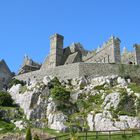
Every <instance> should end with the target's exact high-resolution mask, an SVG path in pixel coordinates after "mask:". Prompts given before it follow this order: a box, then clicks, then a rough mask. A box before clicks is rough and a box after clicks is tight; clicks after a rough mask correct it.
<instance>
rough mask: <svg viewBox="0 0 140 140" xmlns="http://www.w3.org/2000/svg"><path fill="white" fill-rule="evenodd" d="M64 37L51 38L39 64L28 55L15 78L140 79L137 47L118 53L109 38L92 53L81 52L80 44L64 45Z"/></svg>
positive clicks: (113, 39)
mask: <svg viewBox="0 0 140 140" xmlns="http://www.w3.org/2000/svg"><path fill="white" fill-rule="evenodd" d="M63 41H64V37H63V36H62V35H59V34H54V35H52V36H51V37H50V53H49V54H48V56H47V57H46V58H45V61H44V62H43V63H42V64H38V63H36V62H34V61H33V60H32V59H30V58H29V57H28V56H26V57H24V63H23V65H22V67H21V69H20V71H19V74H18V75H17V76H16V77H15V78H17V79H19V80H27V79H29V78H30V79H33V78H36V79H38V80H39V79H42V78H43V77H44V76H50V75H52V76H57V77H58V78H61V79H71V78H77V77H82V76H94V77H96V76H106V75H114V74H115V75H120V76H130V75H131V76H132V75H133V76H137V77H139V78H140V45H138V44H134V45H133V47H134V51H133V52H128V51H127V50H126V48H124V49H123V52H122V53H121V49H120V48H121V46H120V43H121V41H120V39H119V38H117V37H114V36H111V37H110V38H109V40H108V41H106V42H105V43H103V45H102V46H101V47H98V48H97V49H95V50H94V51H88V50H86V49H84V47H83V46H82V44H81V43H72V44H71V45H69V46H67V47H64V46H63V44H64V43H63Z"/></svg>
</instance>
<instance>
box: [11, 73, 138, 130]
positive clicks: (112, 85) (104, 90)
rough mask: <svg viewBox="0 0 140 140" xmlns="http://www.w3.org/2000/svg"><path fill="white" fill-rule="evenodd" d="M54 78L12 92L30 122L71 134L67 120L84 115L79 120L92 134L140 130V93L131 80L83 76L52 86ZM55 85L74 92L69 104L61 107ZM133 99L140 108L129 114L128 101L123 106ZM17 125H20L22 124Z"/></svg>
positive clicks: (15, 87) (14, 88)
mask: <svg viewBox="0 0 140 140" xmlns="http://www.w3.org/2000/svg"><path fill="white" fill-rule="evenodd" d="M52 79H53V77H48V76H46V77H44V78H43V80H42V81H36V80H34V81H31V84H30V85H29V86H28V85H25V86H24V87H23V86H21V85H19V84H18V85H14V86H13V87H12V88H11V89H10V90H9V92H10V94H11V95H12V98H13V99H14V100H15V102H16V103H18V104H19V105H20V107H21V108H23V110H24V113H25V114H26V116H27V119H30V120H31V121H32V123H33V125H34V126H36V127H49V128H51V129H55V130H59V131H67V130H68V126H67V125H66V124H67V121H68V120H70V119H71V118H74V117H71V116H75V115H76V114H80V118H79V119H80V120H81V121H82V123H83V121H86V123H87V124H88V128H89V130H91V131H92V130H124V129H136V128H140V119H139V118H138V111H139V109H140V106H138V104H137V102H138V101H140V95H139V94H140V93H138V92H135V91H134V88H131V86H129V85H131V80H130V79H124V78H123V77H119V76H117V75H112V76H105V77H103V76H102V77H96V78H91V77H90V78H86V77H81V78H78V79H69V80H59V82H58V81H53V82H52V83H51V81H52ZM55 80H56V79H55ZM55 82H56V83H55ZM50 83H51V84H50ZM54 83H55V84H56V85H57V86H58V85H59V86H62V87H64V88H65V89H67V90H68V91H70V99H69V100H67V101H65V104H64V105H63V106H60V104H61V101H60V102H59V103H58V102H56V101H55V100H54V99H53V97H52V95H51V88H53V87H54V86H55V85H52V84H54ZM126 95H127V96H126ZM129 97H130V98H133V99H132V100H134V104H131V105H129V107H131V106H133V108H134V109H136V113H135V115H134V114H132V113H133V112H132V113H130V112H128V108H127V110H126V108H125V107H126V105H125V102H124V103H122V101H125V100H127V99H128V98H129ZM125 98H126V99H125ZM126 103H127V101H126ZM132 103H133V102H132ZM64 109H65V111H64ZM71 110H72V111H71ZM130 110H132V108H131V109H130ZM134 112H135V110H134ZM83 114H84V115H86V119H83V118H82V117H83V116H82V115H83ZM84 117H85V116H84ZM76 118H77V117H76ZM82 123H81V124H82ZM75 124H77V123H76V121H75ZM83 124H84V123H83ZM16 125H17V127H18V125H19V126H20V122H17V123H16Z"/></svg>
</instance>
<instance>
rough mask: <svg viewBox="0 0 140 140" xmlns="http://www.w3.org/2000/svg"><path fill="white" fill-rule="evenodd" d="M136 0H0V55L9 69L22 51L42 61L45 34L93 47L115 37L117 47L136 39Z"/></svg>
mask: <svg viewBox="0 0 140 140" xmlns="http://www.w3.org/2000/svg"><path fill="white" fill-rule="evenodd" d="M139 7H140V0H0V59H4V60H5V61H6V63H7V64H8V66H9V68H10V69H11V71H13V72H17V71H18V69H19V68H20V66H21V64H22V62H23V58H24V55H25V54H27V55H29V56H30V57H31V58H32V59H33V60H35V61H37V62H39V63H42V62H43V61H44V59H45V57H46V56H47V55H48V53H49V49H50V40H49V37H50V36H51V35H52V34H54V33H59V34H61V35H63V36H64V38H65V39H64V46H68V45H70V44H71V43H73V42H80V43H81V44H82V45H83V46H84V47H85V48H86V49H87V50H94V49H95V48H97V47H98V46H99V45H102V44H103V43H104V42H105V41H107V40H108V39H109V37H110V36H111V35H114V36H116V37H119V38H120V40H121V49H122V48H123V47H127V48H128V50H130V51H132V50H133V44H135V43H140V8H139Z"/></svg>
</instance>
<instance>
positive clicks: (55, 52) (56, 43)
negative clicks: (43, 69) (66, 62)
mask: <svg viewBox="0 0 140 140" xmlns="http://www.w3.org/2000/svg"><path fill="white" fill-rule="evenodd" d="M63 40H64V37H63V36H62V35H59V34H54V35H52V36H51V37H50V57H49V65H50V67H51V68H53V67H56V66H59V65H61V64H62V57H63Z"/></svg>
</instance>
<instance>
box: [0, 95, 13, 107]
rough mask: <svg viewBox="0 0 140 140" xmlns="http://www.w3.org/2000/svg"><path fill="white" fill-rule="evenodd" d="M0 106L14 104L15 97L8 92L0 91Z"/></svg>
mask: <svg viewBox="0 0 140 140" xmlns="http://www.w3.org/2000/svg"><path fill="white" fill-rule="evenodd" d="M0 106H13V99H12V97H11V95H10V94H9V93H7V92H0Z"/></svg>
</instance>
